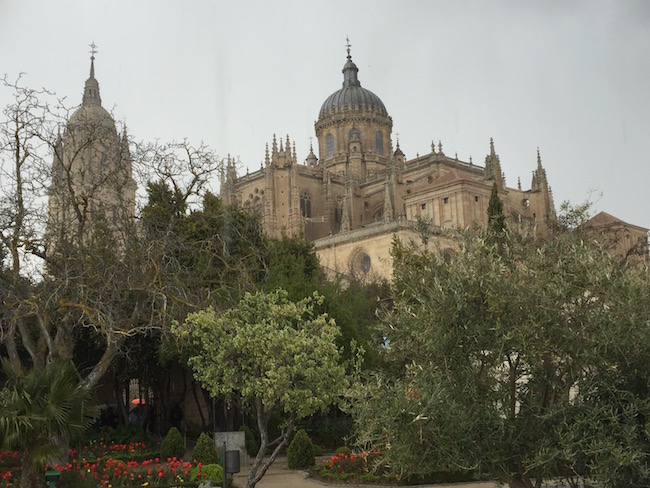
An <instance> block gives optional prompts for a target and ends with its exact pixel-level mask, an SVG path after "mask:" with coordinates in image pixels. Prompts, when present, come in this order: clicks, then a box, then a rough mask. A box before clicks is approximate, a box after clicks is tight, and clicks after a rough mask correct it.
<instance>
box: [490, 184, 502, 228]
mask: <svg viewBox="0 0 650 488" xmlns="http://www.w3.org/2000/svg"><path fill="white" fill-rule="evenodd" d="M487 212H488V230H489V231H490V232H493V233H495V234H501V233H502V232H503V231H504V230H505V229H506V217H505V215H504V214H503V202H502V201H501V199H500V198H499V189H498V188H497V184H496V182H495V183H494V184H492V193H491V194H490V201H489V203H488V210H487Z"/></svg>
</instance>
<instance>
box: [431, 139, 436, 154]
mask: <svg viewBox="0 0 650 488" xmlns="http://www.w3.org/2000/svg"><path fill="white" fill-rule="evenodd" d="M431 152H432V153H433V154H435V153H436V143H435V142H433V139H432V140H431Z"/></svg>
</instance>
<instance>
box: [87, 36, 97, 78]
mask: <svg viewBox="0 0 650 488" xmlns="http://www.w3.org/2000/svg"><path fill="white" fill-rule="evenodd" d="M88 46H89V47H90V77H91V78H94V77H95V54H97V44H95V41H93V42H92V43H91V44H88Z"/></svg>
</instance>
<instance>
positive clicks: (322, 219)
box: [221, 48, 555, 277]
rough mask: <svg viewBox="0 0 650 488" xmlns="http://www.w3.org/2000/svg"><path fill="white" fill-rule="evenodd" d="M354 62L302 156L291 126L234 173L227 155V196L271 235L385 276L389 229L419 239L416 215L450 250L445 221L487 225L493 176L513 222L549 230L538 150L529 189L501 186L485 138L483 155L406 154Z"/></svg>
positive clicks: (346, 269) (551, 210)
mask: <svg viewBox="0 0 650 488" xmlns="http://www.w3.org/2000/svg"><path fill="white" fill-rule="evenodd" d="M358 72H359V70H358V68H357V66H356V65H355V63H354V62H353V61H352V57H351V55H350V50H349V48H348V55H347V60H346V62H345V65H344V66H343V85H342V87H341V88H340V89H339V90H337V91H335V92H334V93H332V94H331V95H330V96H329V97H327V98H326V99H325V101H324V102H323V104H322V106H321V108H320V112H319V115H318V120H317V121H316V124H315V132H316V138H317V141H318V155H316V154H315V153H314V151H313V148H310V151H309V154H308V155H307V157H306V158H305V159H303V160H300V159H299V158H298V157H297V154H296V149H295V143H292V142H291V140H290V139H289V137H288V136H287V138H286V140H280V141H278V140H276V138H275V136H274V138H273V141H272V143H271V146H270V147H269V146H268V145H267V148H266V157H265V163H264V166H263V167H262V169H260V170H259V171H256V172H253V173H247V174H246V175H243V176H237V174H236V171H235V169H234V166H233V163H232V162H230V161H229V162H228V165H227V168H226V171H225V172H224V176H223V177H222V181H221V196H222V198H223V199H224V201H225V202H227V203H234V204H237V205H240V206H241V207H243V208H245V209H248V210H249V211H251V212H259V213H260V215H261V216H262V220H263V225H264V229H265V231H266V232H267V233H268V234H269V235H271V236H274V237H280V236H281V235H283V234H287V235H304V237H305V238H306V239H307V240H310V241H313V242H314V245H315V247H316V250H317V252H318V254H319V257H320V260H321V264H322V265H323V266H324V267H325V268H326V270H328V271H329V272H332V273H344V274H347V273H350V272H351V273H354V274H357V275H364V274H374V275H377V276H384V277H385V276H389V275H390V273H391V269H392V263H391V260H390V247H391V241H392V238H393V236H394V235H397V236H398V237H400V238H401V239H403V240H406V241H408V240H411V239H413V240H416V241H417V240H418V238H417V236H418V231H417V228H418V225H419V226H421V225H428V226H430V227H431V231H432V232H433V237H432V238H431V240H430V245H436V246H439V247H441V248H442V250H443V252H445V251H446V252H453V248H454V243H453V238H452V237H450V235H451V233H449V232H444V231H445V230H452V229H458V228H467V227H471V226H474V225H478V226H481V227H486V226H487V220H488V217H487V206H488V202H489V199H490V193H491V190H492V186H493V184H495V183H496V185H497V188H498V192H499V196H500V198H501V200H502V201H503V204H504V213H505V214H506V217H507V219H508V221H509V223H510V225H511V226H512V225H515V226H518V227H519V228H522V229H526V231H530V232H536V233H538V234H541V235H544V234H545V233H547V232H548V229H549V225H551V223H552V222H553V221H554V220H555V207H554V203H553V195H552V192H551V187H550V185H549V182H548V179H547V176H546V171H545V170H544V167H543V166H542V161H541V158H540V156H539V151H538V154H537V161H536V163H535V162H533V164H532V165H531V166H532V168H531V169H532V170H533V175H532V181H531V183H530V187H529V188H528V189H522V187H521V184H519V183H518V185H517V187H516V188H511V187H507V186H506V181H505V176H504V174H503V172H502V170H501V164H500V161H499V156H498V154H497V152H496V149H495V145H494V142H493V141H492V140H490V142H489V147H486V149H487V155H486V157H485V160H484V162H483V165H478V164H474V163H473V162H472V160H471V159H470V160H469V161H461V160H459V159H458V158H457V157H455V156H453V157H452V156H448V155H446V154H445V152H444V149H443V145H442V143H440V142H438V144H437V145H434V144H433V143H432V144H431V152H430V153H428V154H424V155H418V156H417V157H415V158H412V159H408V158H407V157H406V155H405V154H404V152H403V151H402V149H401V148H400V146H399V141H397V142H396V145H395V146H393V137H392V127H393V120H392V118H391V117H390V115H389V113H388V111H387V109H386V107H385V106H384V103H383V102H382V101H381V99H380V98H379V97H378V96H377V95H375V94H374V93H373V92H371V91H370V90H368V89H366V88H364V87H362V86H361V82H360V81H359V77H358ZM486 146H487V144H486Z"/></svg>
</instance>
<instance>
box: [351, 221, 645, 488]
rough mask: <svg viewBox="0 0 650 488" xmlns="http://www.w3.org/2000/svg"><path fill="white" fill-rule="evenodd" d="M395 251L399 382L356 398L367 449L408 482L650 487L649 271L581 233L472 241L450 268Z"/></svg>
mask: <svg viewBox="0 0 650 488" xmlns="http://www.w3.org/2000/svg"><path fill="white" fill-rule="evenodd" d="M394 254H395V255H396V256H399V259H396V260H395V261H396V266H395V274H394V283H393V299H394V309H393V310H392V311H390V312H389V313H388V314H387V315H386V317H385V318H384V319H383V320H382V325H383V335H384V337H385V338H386V344H387V347H386V351H387V353H386V354H387V360H388V361H389V362H390V364H391V372H392V375H384V376H382V375H375V376H373V377H371V378H370V379H369V380H368V381H366V383H365V384H364V386H363V387H360V388H359V389H358V390H356V392H355V394H356V396H355V398H356V401H357V403H356V409H355V415H356V421H357V427H358V435H359V439H360V442H361V443H365V444H366V445H370V446H372V447H376V448H379V449H380V450H381V452H382V453H383V455H384V456H385V457H386V458H387V459H388V461H389V462H390V465H391V466H394V467H395V468H396V469H401V470H402V472H408V473H410V474H417V473H422V472H426V470H428V469H431V466H436V465H437V466H441V465H446V466H449V467H451V468H453V469H462V470H470V469H479V470H481V471H483V472H487V473H490V474H491V475H492V476H494V477H495V478H497V479H499V480H501V481H502V482H504V483H506V484H508V485H510V486H511V487H513V488H520V487H521V488H524V487H526V488H532V487H536V486H539V485H540V483H541V480H543V479H545V478H550V477H558V476H560V475H564V476H566V477H567V478H569V479H573V480H574V481H575V480H585V479H586V480H587V481H596V482H601V483H603V486H621V485H622V486H626V485H625V482H626V481H627V482H628V484H627V486H638V485H639V483H640V484H641V485H644V484H647V482H648V470H647V459H648V453H649V452H650V450H649V449H648V445H649V444H648V441H649V436H648V430H647V419H648V418H650V404H649V402H648V400H649V396H648V390H647V384H648V383H647V381H648V370H649V368H648V366H647V353H648V346H647V344H648V343H649V342H650V334H649V331H648V325H647V324H648V323H650V305H649V304H648V300H647V299H641V297H647V296H650V275H649V274H648V270H647V268H638V269H637V268H633V269H628V268H625V267H622V266H620V264H619V263H618V262H617V261H616V260H615V259H614V258H612V257H611V256H609V255H608V254H607V253H606V252H604V251H603V250H602V249H599V248H596V247H591V246H589V245H587V244H585V243H584V242H583V241H581V240H580V239H579V236H577V235H576V234H573V233H564V234H561V235H558V236H557V237H556V238H555V239H554V240H552V241H550V242H547V243H544V244H541V243H539V242H535V241H532V240H526V239H523V238H521V237H519V236H513V235H508V234H507V233H505V234H504V235H503V238H502V239H500V242H498V243H496V242H490V241H489V240H488V239H487V237H482V236H481V235H476V234H468V235H466V236H464V237H463V238H462V239H461V241H460V243H459V249H458V252H457V253H456V255H455V256H454V258H453V259H452V260H451V261H450V262H446V261H445V260H443V259H441V258H440V257H438V256H437V255H436V254H434V253H429V252H427V251H418V250H416V249H407V248H404V247H400V246H399V245H398V247H397V248H396V250H395V253H394ZM625 439H630V440H629V441H628V442H626V441H625ZM615 466H618V469H615V468H614V467H615ZM617 476H618V477H619V481H618V483H619V484H616V483H613V482H612V480H613V479H615V478H616V477H617Z"/></svg>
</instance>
